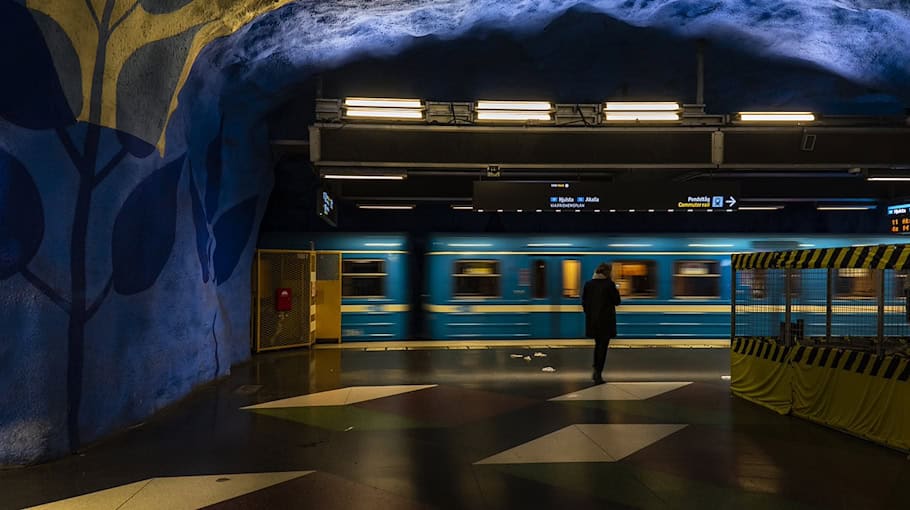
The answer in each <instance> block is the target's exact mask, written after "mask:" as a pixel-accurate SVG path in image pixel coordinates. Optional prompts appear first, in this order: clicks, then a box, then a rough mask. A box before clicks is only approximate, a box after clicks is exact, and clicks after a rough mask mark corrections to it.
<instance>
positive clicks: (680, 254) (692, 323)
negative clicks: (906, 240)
mask: <svg viewBox="0 0 910 510" xmlns="http://www.w3.org/2000/svg"><path fill="white" fill-rule="evenodd" d="M422 241H423V240H422ZM896 242H900V238H897V237H895V236H890V237H884V236H868V235H855V236H854V235H851V236H836V235H770V234H763V235H747V234H734V235H700V234H690V235H686V234H674V235H646V236H645V235H643V236H630V235H615V236H614V235H544V234H529V235H515V234H505V235H494V234H477V235H472V234H438V235H432V236H430V237H428V238H427V239H426V240H425V241H424V242H423V243H422V244H423V249H422V250H420V252H417V251H414V250H412V249H411V247H412V243H411V242H410V239H409V237H408V235H407V234H358V233H344V234H343V233H337V234H297V233H265V234H263V236H262V238H261V240H260V244H259V248H260V249H284V250H296V249H299V250H308V249H310V248H311V247H314V248H315V250H316V251H317V253H318V252H320V251H327V252H329V251H331V252H340V253H341V281H342V284H341V287H342V292H341V293H342V306H341V315H342V318H341V335H342V340H343V341H381V340H406V339H411V338H419V337H428V338H431V339H438V340H491V339H575V338H583V337H584V318H583V312H582V309H581V299H580V296H581V290H582V288H583V286H584V283H585V281H587V280H588V279H589V278H590V277H591V275H592V273H593V272H594V268H595V267H596V266H597V265H598V264H600V263H601V262H609V263H611V264H612V265H613V279H614V280H615V282H616V284H617V286H618V287H619V290H620V294H621V295H622V298H623V304H622V305H621V306H620V307H619V309H618V314H617V319H618V329H619V338H627V339H661V340H668V339H675V340H679V341H680V342H684V341H686V340H690V341H691V340H701V339H729V338H730V297H731V292H732V291H733V285H732V281H731V271H730V254H731V253H737V252H751V251H776V250H790V249H800V248H828V247H841V246H851V245H858V244H863V245H866V244H869V245H871V244H894V243H896ZM899 276H901V277H903V276H904V275H899ZM870 281H871V275H870V274H868V272H867V273H863V270H857V269H851V270H846V271H845V270H841V273H839V274H838V277H837V282H836V285H837V293H838V297H839V298H842V299H851V298H857V299H863V298H868V297H869V294H868V292H869V286H870V285H871V284H870ZM900 283H901V287H903V282H900ZM816 284H817V283H813V282H811V281H809V282H795V283H794V285H796V287H799V286H800V285H816ZM752 285H754V286H755V288H754V289H752V291H751V292H752V293H753V297H756V298H760V297H761V296H760V294H761V292H762V290H763V289H761V282H760V278H755V279H754V281H753V283H752ZM738 292H739V290H738ZM795 292H799V289H798V288H795ZM411 314H422V316H421V317H411ZM412 318H414V319H420V320H414V321H412V320H411V319H412ZM411 324H418V325H419V326H418V327H417V328H418V329H420V330H419V331H413V329H415V328H414V327H411V326H410V325H411Z"/></svg>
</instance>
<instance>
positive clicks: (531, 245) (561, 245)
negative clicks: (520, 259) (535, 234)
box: [528, 243, 572, 248]
mask: <svg viewBox="0 0 910 510" xmlns="http://www.w3.org/2000/svg"><path fill="white" fill-rule="evenodd" d="M569 246H572V243H528V248H566V247H569Z"/></svg>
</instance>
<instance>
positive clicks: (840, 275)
mask: <svg viewBox="0 0 910 510" xmlns="http://www.w3.org/2000/svg"><path fill="white" fill-rule="evenodd" d="M834 296H835V297H838V298H845V299H858V298H859V299H861V298H873V297H875V272H873V271H872V270H871V269H864V268H844V269H838V270H837V275H836V276H835V277H834Z"/></svg>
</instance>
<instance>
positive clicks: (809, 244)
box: [799, 243, 815, 248]
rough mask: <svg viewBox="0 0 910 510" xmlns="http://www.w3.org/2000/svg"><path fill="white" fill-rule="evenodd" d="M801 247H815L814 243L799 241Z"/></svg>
mask: <svg viewBox="0 0 910 510" xmlns="http://www.w3.org/2000/svg"><path fill="white" fill-rule="evenodd" d="M799 247H800V248H815V245H814V244H811V243H799Z"/></svg>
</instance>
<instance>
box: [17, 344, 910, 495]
mask: <svg viewBox="0 0 910 510" xmlns="http://www.w3.org/2000/svg"><path fill="white" fill-rule="evenodd" d="M535 352H537V353H541V354H544V355H546V356H540V355H538V356H536V357H535V356H534V354H535ZM591 353H592V350H591V349H589V348H578V347H563V348H546V347H539V346H534V347H533V348H531V349H527V348H523V347H520V346H514V347H507V348H492V349H483V348H480V349H427V350H397V349H396V350H382V351H372V350H371V351H367V350H363V349H328V348H320V349H314V350H301V351H296V352H286V353H273V354H268V355H263V356H257V357H255V358H254V360H253V361H252V362H250V363H248V364H246V365H243V366H240V367H235V370H234V373H233V374H232V375H231V376H230V377H228V378H225V379H223V380H221V381H218V382H216V383H213V384H211V385H209V386H207V387H205V388H202V389H201V390H200V391H197V392H196V393H195V394H193V395H191V396H190V397H189V398H187V399H185V400H184V401H182V402H181V403H179V404H177V405H175V406H172V407H171V408H169V409H166V410H165V411H163V412H162V413H159V415H157V416H156V417H154V418H153V419H151V420H149V421H148V422H147V423H145V424H143V425H142V426H139V427H136V428H133V429H132V430H129V431H127V432H125V433H122V434H119V435H117V436H115V437H112V438H110V439H108V440H106V441H103V442H102V443H101V444H98V445H94V446H92V447H91V448H88V449H86V450H85V451H84V452H83V453H81V454H78V455H74V456H70V457H67V458H65V459H62V460H59V461H56V462H52V463H48V464H45V465H41V466H35V467H30V468H25V469H18V470H10V471H3V472H0V508H22V507H27V506H30V505H39V504H48V505H47V506H46V507H45V508H54V509H56V508H92V509H95V508H111V509H115V508H119V509H133V508H156V509H160V508H168V509H173V508H203V507H208V508H219V509H220V508H225V509H227V508H232V509H233V508H238V509H239V508H309V509H319V510H342V509H344V510H356V509H360V508H364V509H369V510H382V509H412V508H414V509H416V508H453V509H455V508H457V509H475V508H477V509H507V508H516V509H537V508H560V509H573V510H574V509H583V508H649V509H650V508H654V509H663V508H712V509H713V508H737V509H740V508H742V509H762V508H768V509H772V508H773V509H796V508H824V509H851V510H852V509H857V508H863V509H874V508H889V509H890V508H908V507H910V496H908V492H907V488H908V487H910V461H908V460H907V458H906V455H905V454H902V453H899V452H896V451H893V450H889V449H886V448H884V447H880V446H876V445H874V444H871V443H867V442H864V441H862V440H860V439H857V438H854V437H851V436H848V435H845V434H842V433H839V432H836V431H833V430H829V429H827V428H824V427H821V426H818V425H814V424H811V423H808V422H804V421H802V420H799V419H795V418H790V417H785V416H778V415H776V414H773V413H772V412H770V411H767V410H765V409H763V408H760V407H757V406H755V405H753V404H750V403H748V402H745V401H742V400H739V399H737V398H734V397H732V396H731V395H730V391H729V382H728V380H726V379H724V378H723V376H725V375H727V374H728V367H729V351H728V350H726V349H722V348H721V349H716V348H715V349H661V348H651V349H621V348H617V349H611V350H610V354H609V358H608V362H607V371H606V374H605V376H606V378H607V381H608V383H607V384H606V385H602V386H593V385H592V384H591V382H590V380H589V377H590V371H589V369H588V368H587V367H588V366H589V365H590V356H591ZM525 356H527V357H528V358H527V359H526V358H525ZM547 367H552V368H553V369H554V370H555V371H544V369H545V368H547Z"/></svg>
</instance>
